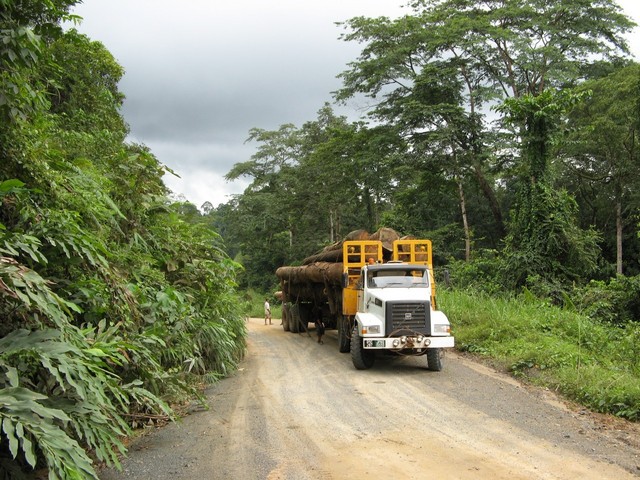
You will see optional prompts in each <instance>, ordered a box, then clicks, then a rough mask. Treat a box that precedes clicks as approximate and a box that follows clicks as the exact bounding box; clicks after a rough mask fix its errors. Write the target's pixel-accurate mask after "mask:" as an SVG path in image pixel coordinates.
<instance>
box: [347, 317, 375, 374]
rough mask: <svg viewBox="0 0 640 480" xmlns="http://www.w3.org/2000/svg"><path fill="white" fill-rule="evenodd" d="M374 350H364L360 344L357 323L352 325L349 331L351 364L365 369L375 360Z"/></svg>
mask: <svg viewBox="0 0 640 480" xmlns="http://www.w3.org/2000/svg"><path fill="white" fill-rule="evenodd" d="M375 355H376V354H375V352H374V351H373V350H365V349H364V348H363V346H362V337H361V336H360V333H359V332H358V325H357V324H356V325H354V326H353V331H352V332H351V361H352V362H353V366H354V367H356V368H357V369H358V370H366V369H368V368H371V367H373V363H374V362H375V360H376V356H375Z"/></svg>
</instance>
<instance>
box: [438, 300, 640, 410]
mask: <svg viewBox="0 0 640 480" xmlns="http://www.w3.org/2000/svg"><path fill="white" fill-rule="evenodd" d="M438 300H439V306H440V308H441V309H442V310H443V311H445V312H446V313H447V315H448V316H449V319H450V321H451V323H452V332H453V334H454V335H455V337H456V348H457V349H458V350H461V351H464V352H470V353H473V354H474V355H479V356H481V357H484V358H485V359H488V360H491V362H492V363H493V364H494V365H495V366H496V367H498V368H500V369H502V370H504V371H508V372H510V373H511V374H513V375H514V376H516V377H519V378H521V379H523V380H525V381H527V382H530V383H532V384H534V385H538V386H542V387H546V388H549V389H550V390H553V391H555V392H557V393H559V394H561V395H562V396H565V397H566V398H568V399H571V400H573V401H575V402H577V403H579V404H582V405H584V406H585V407H587V408H589V409H591V410H593V411H596V412H602V413H609V414H613V415H616V416H618V417H622V418H626V419H628V420H631V421H638V420H640V323H638V322H633V323H627V324H624V325H616V324H612V323H609V322H607V321H602V319H598V318H592V317H591V316H589V315H588V314H587V313H585V312H584V311H579V310H578V309H576V308H575V307H560V306H555V305H551V304H549V303H548V302H543V301H541V300H540V299H538V298H535V297H533V296H532V295H530V294H526V293H524V294H521V295H519V296H518V297H512V298H509V297H499V296H489V295H487V294H483V293H480V292H469V291H464V290H451V289H440V290H439V293H438Z"/></svg>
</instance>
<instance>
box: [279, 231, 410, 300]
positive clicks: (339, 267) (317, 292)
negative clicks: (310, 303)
mask: <svg viewBox="0 0 640 480" xmlns="http://www.w3.org/2000/svg"><path fill="white" fill-rule="evenodd" d="M399 238H400V235H398V233H397V232H396V231H395V230H393V229H391V228H381V229H380V230H378V231H377V232H375V233H373V234H369V233H368V232H367V231H366V230H355V231H353V232H351V233H349V234H348V235H347V236H346V237H345V238H344V239H343V240H341V241H339V242H336V243H334V244H332V245H328V246H327V247H325V248H323V249H322V250H321V251H320V252H318V253H316V254H314V255H311V256H309V257H307V258H305V259H304V260H303V262H302V263H303V264H302V265H300V266H285V267H280V268H278V270H276V276H277V277H278V278H279V279H280V284H281V287H282V291H283V292H284V297H285V298H288V299H289V300H291V299H292V298H293V297H296V298H297V299H300V298H304V299H308V300H311V299H314V298H319V297H320V296H321V295H323V292H326V291H327V289H329V288H332V287H335V286H340V285H341V284H342V271H343V264H342V261H343V259H342V246H343V243H344V242H345V241H348V240H379V241H380V242H382V246H383V250H384V252H383V257H385V259H388V258H390V256H391V252H392V251H393V242H394V241H395V240H398V239H399ZM285 301H286V300H285Z"/></svg>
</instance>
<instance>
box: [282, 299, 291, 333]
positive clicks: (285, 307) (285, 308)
mask: <svg viewBox="0 0 640 480" xmlns="http://www.w3.org/2000/svg"><path fill="white" fill-rule="evenodd" d="M290 317H291V311H290V309H289V304H288V303H283V304H282V329H283V330H284V331H285V332H288V331H289V318H290Z"/></svg>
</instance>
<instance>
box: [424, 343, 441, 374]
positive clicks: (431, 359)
mask: <svg viewBox="0 0 640 480" xmlns="http://www.w3.org/2000/svg"><path fill="white" fill-rule="evenodd" d="M443 356H444V352H443V351H442V349H441V348H429V349H427V370H431V371H432V372H439V371H440V370H442V357H443Z"/></svg>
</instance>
